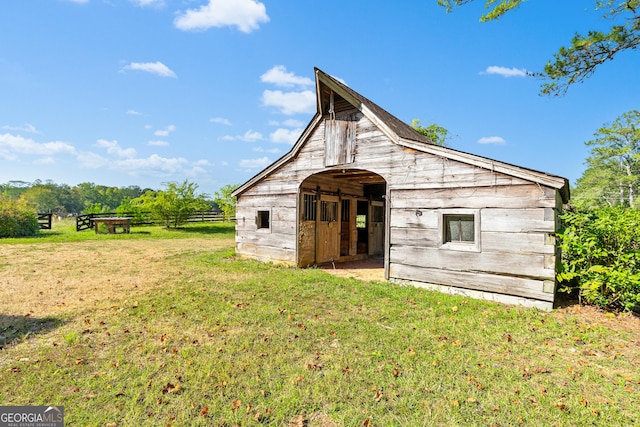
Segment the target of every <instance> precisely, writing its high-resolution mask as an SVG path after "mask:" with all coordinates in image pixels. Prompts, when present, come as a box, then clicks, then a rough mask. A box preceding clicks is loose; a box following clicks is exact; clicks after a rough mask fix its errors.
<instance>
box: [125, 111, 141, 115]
mask: <svg viewBox="0 0 640 427" xmlns="http://www.w3.org/2000/svg"><path fill="white" fill-rule="evenodd" d="M127 114H128V115H130V116H141V115H142V113H140V112H138V111H136V110H129V111H127Z"/></svg>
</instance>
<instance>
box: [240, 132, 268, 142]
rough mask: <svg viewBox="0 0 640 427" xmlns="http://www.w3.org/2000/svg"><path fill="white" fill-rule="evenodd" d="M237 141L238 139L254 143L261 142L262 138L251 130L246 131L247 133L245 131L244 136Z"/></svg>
mask: <svg viewBox="0 0 640 427" xmlns="http://www.w3.org/2000/svg"><path fill="white" fill-rule="evenodd" d="M238 139H240V140H242V141H247V142H256V141H260V140H262V139H263V137H262V134H261V133H260V132H255V131H253V130H248V131H246V132H245V133H244V135H242V136H241V137H239V138H238Z"/></svg>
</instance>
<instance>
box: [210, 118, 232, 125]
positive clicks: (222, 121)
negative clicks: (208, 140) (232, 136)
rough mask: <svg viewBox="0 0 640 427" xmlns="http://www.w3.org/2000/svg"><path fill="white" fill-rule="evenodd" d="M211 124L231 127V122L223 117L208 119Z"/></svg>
mask: <svg viewBox="0 0 640 427" xmlns="http://www.w3.org/2000/svg"><path fill="white" fill-rule="evenodd" d="M209 121H210V122H211V123H218V124H221V125H225V126H231V122H230V121H229V120H227V119H225V118H223V117H213V118H211V119H209Z"/></svg>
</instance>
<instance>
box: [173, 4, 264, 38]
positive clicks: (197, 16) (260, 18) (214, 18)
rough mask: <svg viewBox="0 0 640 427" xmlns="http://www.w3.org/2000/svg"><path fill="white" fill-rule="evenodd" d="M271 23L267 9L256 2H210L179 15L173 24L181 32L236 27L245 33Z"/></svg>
mask: <svg viewBox="0 0 640 427" xmlns="http://www.w3.org/2000/svg"><path fill="white" fill-rule="evenodd" d="M267 22H269V16H268V15H267V9H266V7H265V5H264V4H263V3H260V2H259V1H255V0H209V3H208V4H206V5H204V6H201V7H200V8H199V9H188V10H187V11H186V12H184V13H181V14H179V15H178V16H177V17H176V18H175V20H174V21H173V24H174V25H175V26H176V28H178V29H180V30H185V31H189V30H207V29H209V28H211V27H226V26H235V27H237V28H238V30H240V31H242V32H243V33H250V32H252V31H254V30H257V29H258V28H259V27H260V24H261V23H267Z"/></svg>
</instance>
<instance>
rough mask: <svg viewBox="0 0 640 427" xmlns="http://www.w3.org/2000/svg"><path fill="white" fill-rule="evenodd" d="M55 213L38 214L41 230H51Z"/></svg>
mask: <svg viewBox="0 0 640 427" xmlns="http://www.w3.org/2000/svg"><path fill="white" fill-rule="evenodd" d="M52 216H53V214H51V213H39V214H38V225H39V226H40V230H51V217H52Z"/></svg>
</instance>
